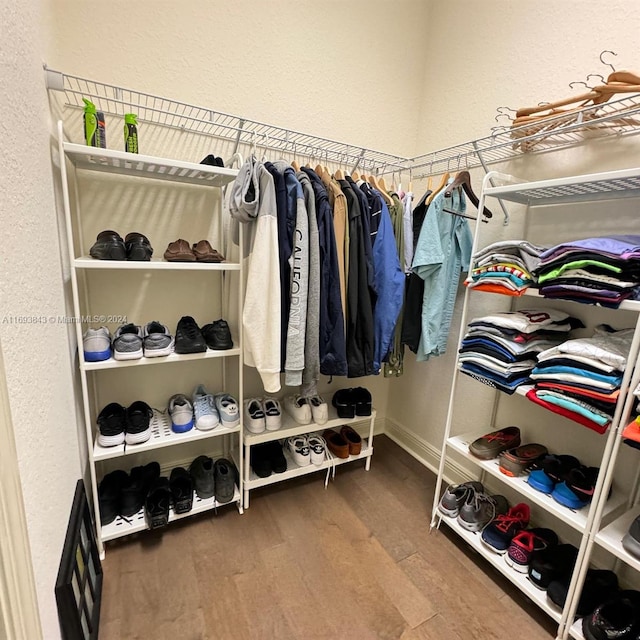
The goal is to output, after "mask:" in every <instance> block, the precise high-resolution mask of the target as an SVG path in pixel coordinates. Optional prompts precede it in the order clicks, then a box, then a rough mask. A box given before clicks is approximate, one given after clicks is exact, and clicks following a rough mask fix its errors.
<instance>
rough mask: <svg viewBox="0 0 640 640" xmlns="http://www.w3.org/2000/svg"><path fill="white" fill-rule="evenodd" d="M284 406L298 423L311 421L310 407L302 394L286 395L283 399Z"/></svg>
mask: <svg viewBox="0 0 640 640" xmlns="http://www.w3.org/2000/svg"><path fill="white" fill-rule="evenodd" d="M284 408H285V409H286V411H287V413H288V414H289V415H290V416H291V417H292V418H293V419H294V420H295V421H296V422H297V423H298V424H309V423H310V422H311V407H310V406H309V403H308V402H307V399H306V398H305V397H304V396H299V395H295V396H287V397H286V398H285V399H284Z"/></svg>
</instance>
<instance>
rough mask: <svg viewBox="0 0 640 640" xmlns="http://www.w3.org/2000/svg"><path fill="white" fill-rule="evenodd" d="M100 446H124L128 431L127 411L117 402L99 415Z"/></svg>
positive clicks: (110, 404)
mask: <svg viewBox="0 0 640 640" xmlns="http://www.w3.org/2000/svg"><path fill="white" fill-rule="evenodd" d="M97 423H98V429H99V431H100V433H99V434H98V444H99V445H100V446H101V447H117V446H118V445H120V444H124V441H125V433H126V429H127V410H126V409H125V408H124V407H123V406H122V405H120V404H118V403H117V402H110V403H109V404H108V405H107V406H106V407H104V408H103V409H102V411H100V413H99V414H98V419H97Z"/></svg>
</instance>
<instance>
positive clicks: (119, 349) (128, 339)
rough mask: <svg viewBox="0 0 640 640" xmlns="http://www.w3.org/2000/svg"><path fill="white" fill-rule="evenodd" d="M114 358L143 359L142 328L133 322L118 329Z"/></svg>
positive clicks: (114, 345)
mask: <svg viewBox="0 0 640 640" xmlns="http://www.w3.org/2000/svg"><path fill="white" fill-rule="evenodd" d="M113 357H114V358H115V359H116V360H137V359H138V358H142V328H141V327H139V326H138V325H136V324H133V323H132V322H130V323H128V324H123V325H122V326H120V327H118V328H117V329H116V332H115V334H114V336H113Z"/></svg>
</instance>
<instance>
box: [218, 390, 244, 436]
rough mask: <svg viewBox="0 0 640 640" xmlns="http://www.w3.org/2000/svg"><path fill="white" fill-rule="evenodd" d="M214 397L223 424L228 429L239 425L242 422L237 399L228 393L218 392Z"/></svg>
mask: <svg viewBox="0 0 640 640" xmlns="http://www.w3.org/2000/svg"><path fill="white" fill-rule="evenodd" d="M214 398H215V401H216V409H217V410H218V414H219V416H220V422H222V425H223V426H224V427H227V428H228V429H232V428H233V427H237V426H238V425H239V424H240V412H239V411H238V403H237V401H236V399H235V398H234V397H233V396H231V395H229V394H228V393H216V395H215V396H214Z"/></svg>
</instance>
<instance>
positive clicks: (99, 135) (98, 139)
mask: <svg viewBox="0 0 640 640" xmlns="http://www.w3.org/2000/svg"><path fill="white" fill-rule="evenodd" d="M82 100H83V102H84V139H85V142H86V143H87V145H89V146H90V147H100V148H102V149H106V148H107V136H106V129H105V123H104V113H102V112H101V111H98V110H97V109H96V105H95V104H93V102H91V101H90V100H87V99H86V98H82Z"/></svg>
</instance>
